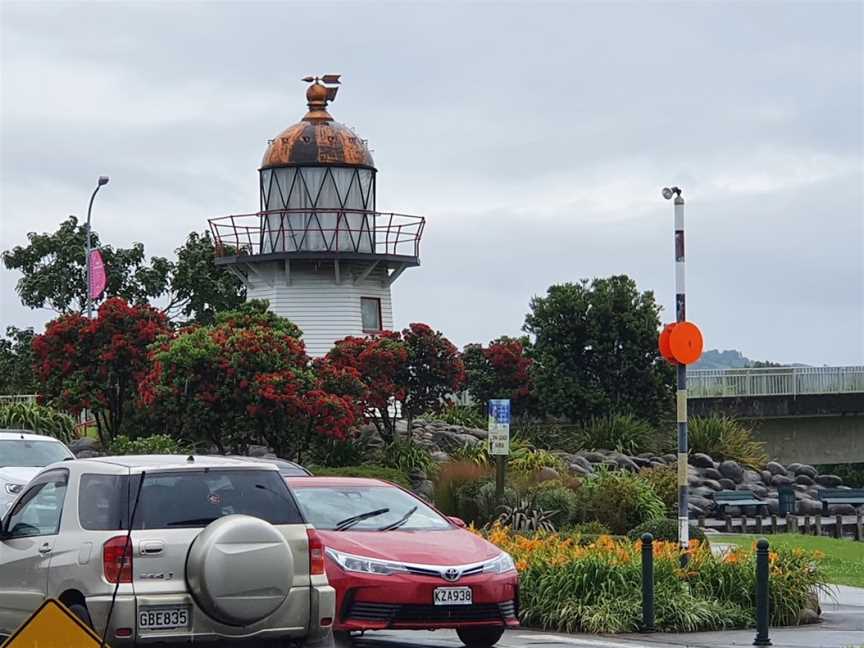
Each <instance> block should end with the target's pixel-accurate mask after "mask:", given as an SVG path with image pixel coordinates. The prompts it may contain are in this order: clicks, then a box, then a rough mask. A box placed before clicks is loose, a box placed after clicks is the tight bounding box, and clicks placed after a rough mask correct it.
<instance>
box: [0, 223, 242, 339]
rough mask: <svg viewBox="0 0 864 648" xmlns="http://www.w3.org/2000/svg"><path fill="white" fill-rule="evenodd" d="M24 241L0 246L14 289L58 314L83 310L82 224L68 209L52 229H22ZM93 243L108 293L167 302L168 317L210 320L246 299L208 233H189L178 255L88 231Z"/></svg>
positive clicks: (24, 299) (27, 303)
mask: <svg viewBox="0 0 864 648" xmlns="http://www.w3.org/2000/svg"><path fill="white" fill-rule="evenodd" d="M27 240H28V244H27V245H25V246H20V245H19V246H15V247H14V248H12V249H11V250H7V251H5V252H3V255H2V256H3V263H4V265H5V266H6V268H7V269H9V270H18V271H19V272H21V274H22V277H21V279H19V280H18V284H17V286H16V290H17V291H18V295H19V296H20V298H21V302H22V303H23V304H24V305H25V306H28V307H29V308H49V309H52V310H55V311H57V312H58V313H61V314H66V313H71V312H75V311H79V312H80V311H83V310H84V308H85V307H86V303H87V291H86V263H85V253H84V247H85V240H86V230H85V227H84V226H83V225H80V224H79V223H78V219H77V218H76V217H75V216H69V217H68V218H67V219H66V220H65V221H63V222H62V223H61V224H60V227H59V228H58V229H57V230H56V231H55V232H52V233H42V234H39V233H36V232H30V233H29V234H27ZM92 243H93V247H94V248H95V247H98V248H99V249H100V250H101V252H102V256H103V258H104V260H105V268H106V273H107V280H108V283H107V286H106V289H105V296H104V298H105V299H109V298H111V297H121V298H122V299H124V300H126V301H127V302H129V303H132V304H146V303H154V302H155V301H156V300H161V301H162V302H164V308H163V311H164V312H165V313H167V314H168V315H169V317H171V318H172V319H179V320H182V321H195V322H200V323H209V322H211V321H212V320H213V317H214V314H215V313H216V312H218V311H219V310H226V309H230V308H234V307H236V306H237V305H239V304H240V303H242V301H243V300H244V299H245V289H244V288H243V285H242V282H241V281H240V280H239V279H237V278H236V277H234V276H233V275H231V274H230V273H228V272H227V271H226V270H224V269H222V268H219V267H218V266H216V264H215V261H214V249H213V241H212V239H211V238H210V234H209V233H206V232H205V233H204V234H198V233H197V232H192V233H191V234H189V236H188V238H187V239H186V242H185V243H184V245H183V246H182V247H180V248H178V249H177V250H176V254H177V260H176V261H171V260H168V259H166V258H164V257H156V256H154V257H152V258H150V260H149V261H148V260H147V257H146V254H145V252H144V246H143V245H142V244H141V243H134V244H133V245H132V247H130V248H114V247H112V246H111V245H102V244H101V242H100V240H99V234H98V233H97V232H95V231H94V232H93V233H92Z"/></svg>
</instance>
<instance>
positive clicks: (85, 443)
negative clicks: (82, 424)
mask: <svg viewBox="0 0 864 648" xmlns="http://www.w3.org/2000/svg"><path fill="white" fill-rule="evenodd" d="M100 447H101V444H100V443H99V440H98V439H91V438H90V437H83V438H81V439H75V440H74V441H73V442H72V443H70V444H69V449H70V450H71V451H72V454H75V455H77V454H78V453H79V452H82V451H84V450H93V451H95V450H98V449H99V448H100Z"/></svg>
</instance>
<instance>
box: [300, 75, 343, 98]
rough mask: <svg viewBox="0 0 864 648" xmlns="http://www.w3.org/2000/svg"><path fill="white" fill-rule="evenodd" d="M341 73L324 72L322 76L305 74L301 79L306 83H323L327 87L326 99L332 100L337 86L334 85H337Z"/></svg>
mask: <svg viewBox="0 0 864 648" xmlns="http://www.w3.org/2000/svg"><path fill="white" fill-rule="evenodd" d="M341 76H342V75H341V74H325V75H324V76H320V77H317V76H306V77H303V81H305V82H306V83H314V84H315V85H323V86H324V87H325V88H326V89H327V101H333V100H334V99H336V93H337V92H338V90H339V88H337V87H336V86H338V85H339V83H340V81H339V78H340V77H341Z"/></svg>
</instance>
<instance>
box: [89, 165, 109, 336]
mask: <svg viewBox="0 0 864 648" xmlns="http://www.w3.org/2000/svg"><path fill="white" fill-rule="evenodd" d="M108 179H109V178H108V176H99V180H98V181H97V183H96V188H95V189H94V190H93V195H91V196H90V205H89V206H88V207H87V225H85V226H84V235H85V240H84V263H85V266H86V272H87V319H91V318H92V317H93V296H92V295H91V294H90V281H91V276H90V252H92V250H93V245H92V240H91V236H90V231H91V230H90V213H91V212H92V211H93V200H94V199H95V198H96V194H97V193H99V189H101V188H102V186H103V185H106V184H108Z"/></svg>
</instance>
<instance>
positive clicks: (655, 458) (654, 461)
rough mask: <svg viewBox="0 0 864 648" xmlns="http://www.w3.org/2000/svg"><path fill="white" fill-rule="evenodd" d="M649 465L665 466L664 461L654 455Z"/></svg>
mask: <svg viewBox="0 0 864 648" xmlns="http://www.w3.org/2000/svg"><path fill="white" fill-rule="evenodd" d="M651 463H652V464H655V463H659V464H663V465H664V466H665V465H666V460H665V459H664V458H663V457H658V456H656V455H655V456H653V457H651Z"/></svg>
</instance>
